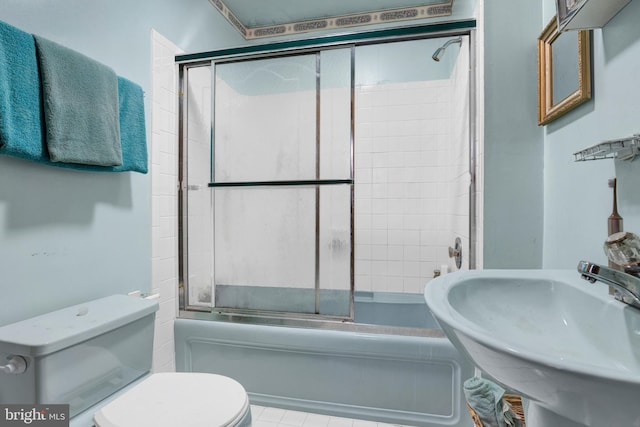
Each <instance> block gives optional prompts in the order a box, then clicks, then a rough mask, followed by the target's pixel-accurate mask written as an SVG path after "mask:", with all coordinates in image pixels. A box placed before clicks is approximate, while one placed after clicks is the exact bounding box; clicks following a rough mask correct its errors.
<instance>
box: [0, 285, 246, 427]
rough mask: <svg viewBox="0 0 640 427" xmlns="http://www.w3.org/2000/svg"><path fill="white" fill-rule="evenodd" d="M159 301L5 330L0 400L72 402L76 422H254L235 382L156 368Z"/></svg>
mask: <svg viewBox="0 0 640 427" xmlns="http://www.w3.org/2000/svg"><path fill="white" fill-rule="evenodd" d="M157 310H158V303H157V301H156V300H155V299H144V298H140V297H133V296H127V295H112V296H109V297H105V298H101V299H97V300H94V301H90V302H87V303H85V304H79V305H75V306H72V307H68V308H64V309H62V310H58V311H54V312H52V313H47V314H44V315H42V316H37V317H34V318H31V319H27V320H24V321H21V322H17V323H13V324H10V325H6V326H3V327H0V404H42V405H51V404H68V405H69V417H70V426H71V427H92V426H95V427H134V426H135V427H147V426H148V427H152V426H153V427H176V426H180V427H189V426H193V427H196V426H198V427H199V426H203V427H204V426H207V427H209V426H211V427H223V426H224V427H248V426H251V410H250V406H249V398H248V396H247V393H246V391H245V389H244V388H243V387H242V385H240V384H239V383H238V382H237V381H235V380H233V379H231V378H228V377H224V376H222V375H216V374H210V373H195V372H194V373H191V372H189V373H187V372H179V373H176V372H171V373H155V374H152V373H151V358H152V353H153V332H154V319H155V312H156V311H157Z"/></svg>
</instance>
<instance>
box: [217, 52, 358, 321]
mask: <svg viewBox="0 0 640 427" xmlns="http://www.w3.org/2000/svg"><path fill="white" fill-rule="evenodd" d="M350 58H351V54H350V49H340V50H336V51H329V52H315V53H309V54H302V55H296V56H288V57H275V58H267V59H258V60H245V61H239V62H228V63H219V64H216V65H215V77H214V82H215V84H214V89H213V93H214V102H213V105H214V114H213V117H214V126H213V142H212V147H213V150H212V162H211V165H212V167H211V170H212V171H211V183H210V184H209V186H210V187H211V189H212V191H213V206H214V207H213V236H214V237H213V295H212V296H213V300H212V305H213V306H214V307H216V308H226V309H234V310H258V311H270V312H286V313H304V314H320V315H327V316H340V317H349V316H350V315H351V310H352V308H351V305H352V303H351V301H352V262H351V258H352V242H351V233H350V230H351V193H352V177H351V156H350V153H351V130H350V129H351V125H350V120H349V117H350V114H348V113H349V111H350V108H351V84H350V69H351V67H350V62H351V60H350ZM345 111H346V112H347V114H344V113H345Z"/></svg>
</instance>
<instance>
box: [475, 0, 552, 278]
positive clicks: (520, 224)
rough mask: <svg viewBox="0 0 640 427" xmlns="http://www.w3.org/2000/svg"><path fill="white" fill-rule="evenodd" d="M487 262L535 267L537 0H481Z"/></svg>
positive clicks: (538, 249)
mask: <svg viewBox="0 0 640 427" xmlns="http://www.w3.org/2000/svg"><path fill="white" fill-rule="evenodd" d="M484 8H485V14H484V15H485V24H484V25H485V34H484V36H485V46H484V51H485V52H484V62H485V69H484V78H485V87H484V90H485V94H484V96H485V101H484V109H485V124H484V126H485V132H484V174H485V175H484V177H485V183H484V267H485V268H540V267H541V266H542V233H543V205H544V194H543V163H542V161H543V146H544V142H543V130H542V128H540V127H538V126H537V101H536V96H537V80H536V75H537V74H536V73H537V57H536V49H537V44H536V39H537V37H538V34H540V31H541V30H542V10H541V6H540V4H539V3H538V2H530V1H525V2H521V1H512V0H485V2H484Z"/></svg>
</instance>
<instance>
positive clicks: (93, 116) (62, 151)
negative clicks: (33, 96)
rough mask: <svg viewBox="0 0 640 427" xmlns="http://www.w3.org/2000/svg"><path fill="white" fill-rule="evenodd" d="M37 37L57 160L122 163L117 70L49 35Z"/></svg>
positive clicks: (50, 135)
mask: <svg viewBox="0 0 640 427" xmlns="http://www.w3.org/2000/svg"><path fill="white" fill-rule="evenodd" d="M35 41H36V53H37V58H38V65H39V67H40V78H41V82H42V101H43V106H44V123H45V131H46V144H47V149H48V151H49V157H50V159H51V161H53V162H63V163H80V164H86V165H98V166H120V165H122V151H121V147H120V123H119V112H118V111H119V107H118V79H117V76H116V74H115V72H114V71H113V70H112V69H111V68H109V67H107V66H105V65H103V64H100V63H99V62H97V61H94V60H93V59H91V58H88V57H86V56H84V55H82V54H80V53H78V52H76V51H74V50H72V49H69V48H67V47H64V46H61V45H59V44H57V43H55V42H52V41H50V40H47V39H45V38H43V37H40V36H35Z"/></svg>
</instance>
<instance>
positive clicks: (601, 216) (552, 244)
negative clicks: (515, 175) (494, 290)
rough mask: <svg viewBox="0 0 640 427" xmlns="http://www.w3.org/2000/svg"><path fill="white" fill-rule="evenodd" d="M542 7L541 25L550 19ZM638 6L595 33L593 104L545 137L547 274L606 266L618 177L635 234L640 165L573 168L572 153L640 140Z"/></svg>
mask: <svg viewBox="0 0 640 427" xmlns="http://www.w3.org/2000/svg"><path fill="white" fill-rule="evenodd" d="M552 5H553V2H552V1H550V0H545V22H544V23H545V24H546V22H547V21H548V20H549V19H550V18H551V16H553V14H554V11H553V8H552ZM638 16H640V2H638V1H632V2H631V3H629V5H627V7H626V8H624V9H623V10H622V11H621V13H620V14H618V15H617V16H616V17H614V18H613V19H612V20H611V21H610V22H609V23H608V24H607V25H606V26H605V27H604V28H603V29H597V30H594V32H593V65H594V68H593V82H594V88H593V99H592V100H591V101H589V102H588V103H586V104H583V105H582V106H580V107H578V108H577V109H576V110H574V111H572V112H570V113H568V114H567V115H566V116H563V117H562V118H560V119H558V120H557V121H554V122H552V123H551V124H550V125H548V126H547V127H546V129H545V134H544V147H545V154H544V166H545V175H544V189H545V214H544V246H543V266H544V267H545V268H571V269H573V268H575V267H576V265H577V263H578V261H579V260H581V259H588V260H592V261H597V262H603V263H606V257H605V256H604V253H603V251H602V243H603V242H604V240H605V238H606V236H607V217H608V216H609V215H610V214H611V198H612V192H611V190H610V189H609V188H608V186H607V181H608V179H609V178H612V177H614V176H616V175H617V178H618V198H619V209H618V210H619V212H620V214H621V215H622V217H623V218H624V228H625V229H626V230H628V231H634V232H636V233H640V191H638V190H639V189H640V161H639V160H635V161H633V162H628V161H627V162H622V161H615V162H614V161H613V160H598V161H593V162H578V163H576V162H574V161H573V153H574V152H576V151H579V150H581V149H583V148H587V147H589V146H591V145H593V144H596V143H598V142H600V141H604V140H609V139H613V138H619V137H627V136H631V135H633V134H634V133H640V125H639V120H638V117H640V104H639V102H638V99H640V85H639V84H638V68H639V67H640V27H639V26H638V22H637V18H638Z"/></svg>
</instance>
